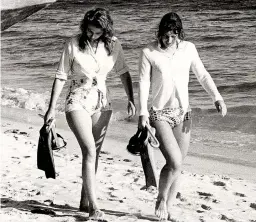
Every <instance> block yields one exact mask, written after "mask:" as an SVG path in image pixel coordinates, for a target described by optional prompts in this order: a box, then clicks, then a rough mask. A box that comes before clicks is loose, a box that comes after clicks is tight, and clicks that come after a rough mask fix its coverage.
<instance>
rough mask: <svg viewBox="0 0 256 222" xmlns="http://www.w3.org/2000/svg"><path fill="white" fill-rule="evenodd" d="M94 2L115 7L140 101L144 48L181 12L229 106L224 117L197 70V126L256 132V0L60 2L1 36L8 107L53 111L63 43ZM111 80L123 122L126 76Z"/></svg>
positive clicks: (193, 91) (193, 87)
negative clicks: (163, 20) (52, 96)
mask: <svg viewBox="0 0 256 222" xmlns="http://www.w3.org/2000/svg"><path fill="white" fill-rule="evenodd" d="M138 2H140V3H138ZM94 7H105V8H107V9H109V10H110V12H111V15H112V18H113V20H114V28H115V35H116V36H117V37H118V38H119V39H120V40H121V42H122V45H123V48H124V53H125V57H126V61H127V64H128V66H129V68H130V73H131V75H132V78H133V82H134V91H135V99H136V101H137V96H138V93H137V91H138V57H139V53H140V50H141V48H142V47H143V46H144V45H145V44H147V43H148V42H150V41H152V40H153V39H154V38H155V32H156V30H157V25H158V23H159V21H160V19H161V17H162V16H163V15H164V14H165V13H167V12H169V11H175V12H177V13H178V14H179V15H180V16H181V18H182V20H183V25H184V29H185V33H186V40H188V41H192V42H193V43H194V44H195V45H196V46H197V49H198V52H199V54H200V57H201V59H202V61H203V63H204V65H205V67H206V68H207V70H208V71H209V73H210V74H211V76H212V78H213V79H214V81H215V83H216V85H217V87H218V89H219V91H220V93H221V94H222V96H223V98H224V100H225V102H226V104H227V106H228V115H227V117H225V121H219V119H218V117H217V116H216V115H215V113H216V111H215V110H214V105H213V102H212V100H211V98H210V97H209V96H208V95H207V93H206V92H205V91H204V89H203V88H202V86H200V84H199V83H198V81H197V79H196V77H195V75H194V74H193V73H191V75H190V83H189V95H190V105H191V107H192V108H193V115H194V117H195V118H194V119H195V123H199V122H200V121H201V120H202V118H204V120H205V118H206V117H207V118H208V117H209V118H208V119H209V121H204V124H205V126H208V127H209V128H210V127H212V126H214V123H215V122H216V120H218V127H219V129H226V130H230V131H241V132H245V133H249V134H256V96H255V95H256V61H255V58H256V47H255V46H256V1H255V0H244V1H242V2H241V1H220V0H218V1H212V0H201V1H191V0H187V1H181V0H178V1H177V0H176V1H171V0H170V1H166V0H148V1H146V0H143V1H134V0H131V1H122V0H113V1H110V0H108V1H86V0H65V1H58V2H57V3H54V4H52V5H50V6H49V7H47V8H45V9H43V10H41V11H39V12H37V13H36V14H34V15H32V16H30V17H28V18H27V19H26V20H24V21H22V22H20V23H17V24H15V25H14V26H12V27H11V28H9V29H7V30H6V31H4V32H3V33H2V34H1V97H2V99H1V104H2V105H4V106H9V107H18V108H22V109H29V110H35V111H37V112H39V113H44V112H45V111H46V109H47V106H48V102H49V98H50V92H51V87H52V83H53V80H54V75H55V70H56V66H57V64H58V61H59V58H60V54H61V52H62V49H63V44H64V43H65V41H66V40H67V39H68V38H69V37H71V36H73V35H76V34H77V33H79V23H80V21H81V19H82V18H83V15H84V13H85V12H86V11H87V10H89V9H91V8H94ZM107 84H108V86H109V89H110V92H111V97H112V102H113V108H114V115H113V119H114V120H116V121H123V120H124V119H125V118H126V100H125V99H124V98H125V92H124V89H123V88H122V84H121V81H120V79H119V78H109V79H108V80H107ZM66 90H67V84H66V86H65V88H64V90H63V92H62V94H61V97H60V99H59V100H58V107H57V110H58V112H60V113H62V112H63V110H64V99H65V94H66V92H65V91H66ZM136 103H137V102H136ZM130 124H136V123H135V121H134V122H131V123H130ZM255 149H256V147H255Z"/></svg>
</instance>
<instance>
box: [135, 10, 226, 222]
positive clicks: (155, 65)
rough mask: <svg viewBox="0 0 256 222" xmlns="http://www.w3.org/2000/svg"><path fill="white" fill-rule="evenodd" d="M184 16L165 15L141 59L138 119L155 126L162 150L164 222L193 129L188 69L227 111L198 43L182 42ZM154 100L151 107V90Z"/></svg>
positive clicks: (160, 211) (159, 208) (158, 209)
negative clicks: (203, 61) (153, 39)
mask: <svg viewBox="0 0 256 222" xmlns="http://www.w3.org/2000/svg"><path fill="white" fill-rule="evenodd" d="M184 37H185V35H184V30H183V26H182V22H181V19H180V17H179V16H178V15H177V14H176V13H174V12H170V13H167V14H166V15H164V16H163V18H162V19H161V21H160V24H159V27H158V33H157V40H156V41H153V42H151V43H149V44H148V45H147V46H146V47H145V48H143V50H142V52H141V56H140V62H139V76H140V86H139V121H138V127H139V128H140V129H144V128H145V126H146V124H150V125H151V126H153V127H154V128H155V129H156V137H157V138H158V140H159V142H160V150H161V152H162V154H163V156H164V158H165V160H166V163H165V165H164V166H163V168H162V170H161V173H160V179H159V187H158V196H157V201H156V206H155V214H156V215H157V217H159V218H160V219H161V220H166V219H168V218H171V206H172V204H173V201H174V199H175V197H176V195H177V189H178V187H179V186H178V185H179V177H180V174H181V167H182V164H183V161H184V158H185V157H186V155H187V152H188V147H189V143H190V133H191V123H192V120H191V109H190V107H189V96H188V82H189V72H190V69H191V70H192V71H193V73H194V74H195V75H196V77H197V79H198V81H199V82H200V84H201V85H202V86H203V87H204V89H205V90H206V91H207V93H208V94H209V95H210V96H211V97H212V99H213V102H214V103H215V106H216V108H217V111H218V112H221V114H222V116H225V115H226V112H227V109H226V105H225V103H224V101H223V98H222V97H221V95H220V93H219V92H218V89H217V87H216V86H215V84H214V82H213V80H212V78H211V76H210V74H209V73H208V72H207V70H206V69H205V67H204V65H203V63H202V61H201V59H200V57H199V55H198V52H197V49H196V47H195V45H194V44H193V43H191V42H189V41H185V40H184ZM150 86H151V88H152V101H151V103H150V109H149V111H148V109H147V105H148V104H147V101H148V97H149V89H150Z"/></svg>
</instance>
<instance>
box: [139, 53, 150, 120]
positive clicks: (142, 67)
mask: <svg viewBox="0 0 256 222" xmlns="http://www.w3.org/2000/svg"><path fill="white" fill-rule="evenodd" d="M150 73H151V64H150V62H149V60H148V58H147V56H146V54H145V49H144V50H142V51H141V54H140V59H139V115H140V116H142V115H145V116H149V113H148V108H147V107H148V96H149V88H150Z"/></svg>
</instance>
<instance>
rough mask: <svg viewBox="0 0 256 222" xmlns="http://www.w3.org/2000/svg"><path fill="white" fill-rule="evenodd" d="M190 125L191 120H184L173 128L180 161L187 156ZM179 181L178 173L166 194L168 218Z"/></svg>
mask: <svg viewBox="0 0 256 222" xmlns="http://www.w3.org/2000/svg"><path fill="white" fill-rule="evenodd" d="M191 125H192V120H186V121H184V122H182V123H181V124H180V125H178V126H176V127H175V128H174V129H173V134H174V136H175V138H176V140H177V143H178V145H179V148H180V150H181V154H182V162H183V161H184V158H185V157H186V156H187V153H188V148H189V143H190V135H191ZM180 182H181V181H180V173H179V175H178V176H177V178H176V179H175V180H174V181H173V183H172V185H171V187H170V190H169V194H168V199H167V210H168V217H169V218H170V217H171V206H172V205H173V203H174V201H175V199H176V196H177V192H178V189H179V186H180Z"/></svg>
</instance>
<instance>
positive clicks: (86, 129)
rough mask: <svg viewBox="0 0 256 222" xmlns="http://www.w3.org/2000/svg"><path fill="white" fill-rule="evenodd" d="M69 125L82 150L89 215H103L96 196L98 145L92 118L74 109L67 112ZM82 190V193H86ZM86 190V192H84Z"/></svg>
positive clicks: (83, 175) (84, 112) (83, 176)
mask: <svg viewBox="0 0 256 222" xmlns="http://www.w3.org/2000/svg"><path fill="white" fill-rule="evenodd" d="M66 118H67V122H68V124H69V127H70V128H71V130H72V131H73V133H74V134H75V136H76V138H77V140H78V143H79V145H80V147H81V150H82V155H83V159H82V161H83V163H82V178H83V188H84V191H86V195H85V196H87V198H88V202H89V209H88V210H89V215H90V216H94V215H95V214H97V215H101V214H103V212H101V211H100V210H99V207H98V204H97V197H96V188H95V187H96V178H95V163H96V147H95V141H94V137H93V133H92V119H91V116H90V115H89V113H88V112H86V111H84V110H79V111H72V112H69V113H67V114H66ZM84 191H83V190H82V192H81V193H82V194H85V192H84ZM83 192H84V193H83Z"/></svg>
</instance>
